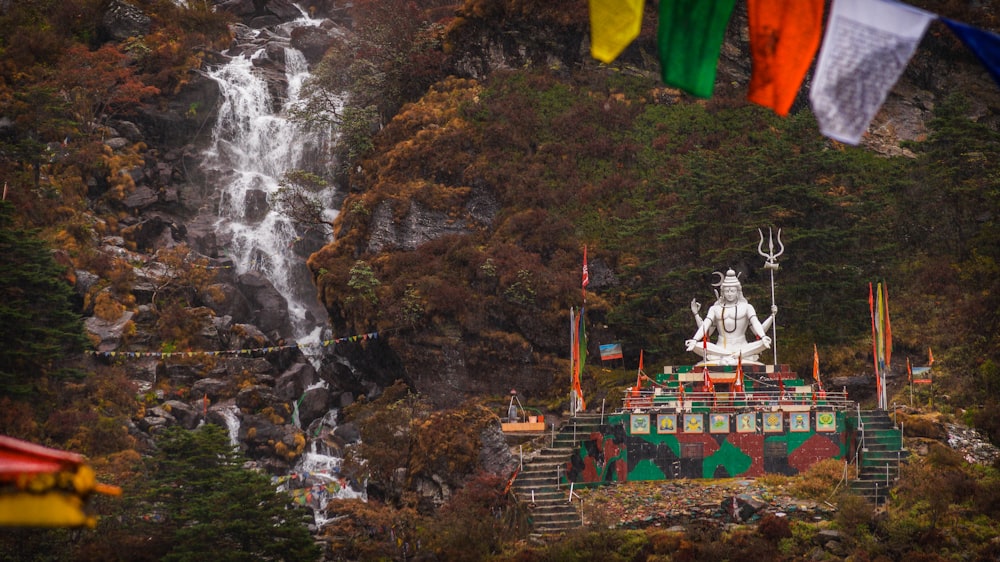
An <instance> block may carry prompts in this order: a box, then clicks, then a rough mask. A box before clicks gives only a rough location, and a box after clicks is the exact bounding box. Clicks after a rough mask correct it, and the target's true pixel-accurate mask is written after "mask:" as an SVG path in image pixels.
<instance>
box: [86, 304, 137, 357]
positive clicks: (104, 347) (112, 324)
mask: <svg viewBox="0 0 1000 562" xmlns="http://www.w3.org/2000/svg"><path fill="white" fill-rule="evenodd" d="M134 314H135V313H133V312H132V311H130V310H126V311H125V312H123V313H122V315H121V316H119V317H118V319H116V320H102V319H100V318H98V317H96V316H91V317H90V318H87V319H86V320H85V321H84V327H85V328H86V329H87V331H88V332H90V333H91V334H93V335H94V336H95V337H96V338H97V339H98V341H99V342H100V343H98V344H97V346H96V349H97V351H114V350H116V349H118V347H119V346H121V344H122V337H123V335H124V334H125V331H126V329H127V328H128V326H129V322H131V320H132V316H133V315H134Z"/></svg>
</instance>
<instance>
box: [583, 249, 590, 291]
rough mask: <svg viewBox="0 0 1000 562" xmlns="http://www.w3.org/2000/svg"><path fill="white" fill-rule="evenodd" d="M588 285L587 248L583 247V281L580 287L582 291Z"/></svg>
mask: <svg viewBox="0 0 1000 562" xmlns="http://www.w3.org/2000/svg"><path fill="white" fill-rule="evenodd" d="M587 285H590V271H589V270H588V269H587V246H584V247H583V281H582V286H583V288H584V289H586V288H587Z"/></svg>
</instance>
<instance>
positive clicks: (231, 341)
mask: <svg viewBox="0 0 1000 562" xmlns="http://www.w3.org/2000/svg"><path fill="white" fill-rule="evenodd" d="M222 342H223V344H224V346H225V348H226V349H260V348H262V347H269V346H270V345H271V344H272V342H271V339H270V338H268V337H267V336H266V335H265V334H264V332H261V331H260V329H259V328H257V326H254V325H253V324H233V325H232V326H231V327H230V328H229V333H228V334H224V335H223V337H222ZM270 366H271V365H270V364H268V368H270Z"/></svg>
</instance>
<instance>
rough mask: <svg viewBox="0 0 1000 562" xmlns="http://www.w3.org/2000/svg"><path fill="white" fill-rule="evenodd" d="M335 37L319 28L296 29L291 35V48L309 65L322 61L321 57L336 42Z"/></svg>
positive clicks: (304, 27) (305, 27)
mask: <svg viewBox="0 0 1000 562" xmlns="http://www.w3.org/2000/svg"><path fill="white" fill-rule="evenodd" d="M336 40H337V39H336V37H335V36H334V35H333V34H332V33H331V32H330V31H328V30H326V29H322V28H319V27H311V26H303V27H296V28H295V29H293V30H292V33H291V43H290V44H291V46H292V47H293V48H294V49H297V50H298V51H299V52H301V53H302V56H304V57H305V58H306V61H307V62H308V63H309V64H310V65H314V64H317V63H319V61H321V60H323V55H325V54H326V51H327V50H328V49H329V48H330V47H331V46H333V44H334V43H335V42H336Z"/></svg>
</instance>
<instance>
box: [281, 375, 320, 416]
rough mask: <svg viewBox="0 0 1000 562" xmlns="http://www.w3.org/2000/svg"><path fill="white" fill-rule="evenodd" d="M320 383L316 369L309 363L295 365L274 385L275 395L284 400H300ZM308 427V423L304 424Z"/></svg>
mask: <svg viewBox="0 0 1000 562" xmlns="http://www.w3.org/2000/svg"><path fill="white" fill-rule="evenodd" d="M317 382H319V376H318V375H317V374H316V369H315V368H314V367H313V366H312V365H310V364H308V363H295V364H294V365H292V366H291V367H289V368H288V370H286V371H285V372H284V373H282V374H281V375H280V376H279V377H278V380H277V381H276V382H275V385H274V393H275V395H276V396H278V397H279V398H282V399H284V400H298V398H299V397H300V396H302V393H303V392H305V389H306V388H308V387H310V386H312V385H313V384H316V383H317ZM302 425H303V426H307V425H309V424H307V423H306V422H302Z"/></svg>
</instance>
